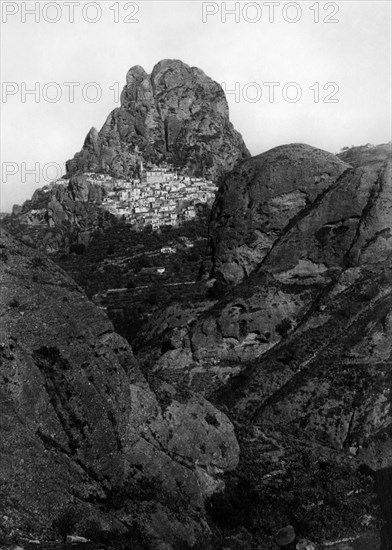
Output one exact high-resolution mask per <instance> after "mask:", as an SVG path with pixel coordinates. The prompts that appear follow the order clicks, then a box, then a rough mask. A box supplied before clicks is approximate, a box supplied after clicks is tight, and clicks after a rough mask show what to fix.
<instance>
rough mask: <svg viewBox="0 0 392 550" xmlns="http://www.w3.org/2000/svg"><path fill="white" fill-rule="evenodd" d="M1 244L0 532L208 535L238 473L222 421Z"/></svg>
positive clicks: (11, 244) (145, 538)
mask: <svg viewBox="0 0 392 550" xmlns="http://www.w3.org/2000/svg"><path fill="white" fill-rule="evenodd" d="M0 246H1V258H0V269H1V279H2V281H1V282H2V287H3V291H2V292H1V309H2V311H3V315H2V319H1V324H2V327H1V334H2V336H1V345H0V355H1V365H2V370H1V378H0V382H1V388H0V400H1V408H2V414H1V425H0V431H1V437H0V441H1V447H2V448H1V452H0V472H1V473H0V476H1V489H2V498H1V502H0V518H1V519H0V529H1V533H0V534H1V536H6V535H8V534H10V533H13V534H14V535H15V534H19V535H22V536H30V537H31V536H34V535H41V536H42V535H43V534H46V535H48V533H49V532H50V529H51V528H52V527H53V526H54V527H55V528H56V526H57V529H58V532H61V528H62V529H64V528H65V529H68V531H66V532H65V534H85V533H90V534H91V533H96V534H99V533H100V532H110V533H111V536H112V537H114V536H115V535H120V534H121V533H123V534H126V536H127V538H128V541H129V542H131V543H133V544H134V545H135V546H134V547H135V548H139V547H140V548H154V549H156V548H162V549H163V548H165V549H166V548H172V547H177V546H176V545H178V544H185V545H186V544H188V545H190V546H191V545H192V544H193V543H194V542H195V541H196V540H200V539H202V538H203V537H207V538H208V529H207V528H206V524H205V521H204V500H205V498H206V497H207V496H210V495H211V494H213V493H214V492H215V491H216V490H218V489H221V488H222V487H223V481H222V479H221V474H222V473H223V472H224V471H227V470H231V469H233V468H235V467H236V465H237V463H238V443H237V441H236V438H235V435H234V431H233V427H232V425H231V423H230V422H229V420H228V419H227V417H226V416H225V415H224V414H223V413H221V412H219V411H218V410H217V409H215V408H214V407H213V406H212V405H211V404H210V403H209V402H208V401H206V400H205V399H204V398H202V397H200V396H197V395H195V394H192V393H189V392H188V393H179V392H177V391H176V390H175V389H174V388H173V387H171V386H170V385H168V384H166V383H161V382H159V381H156V380H154V379H151V380H150V381H149V382H147V381H146V379H145V378H144V377H143V375H142V374H141V372H140V371H139V368H138V366H137V363H136V361H135V359H134V357H133V354H132V350H131V348H130V346H129V344H128V343H127V342H126V341H125V340H123V339H122V338H121V337H120V336H118V335H117V334H115V333H114V331H113V328H112V325H111V323H110V322H109V321H108V319H107V317H106V315H105V314H104V313H103V312H102V311H101V310H99V309H98V308H96V307H95V306H94V305H93V304H92V303H90V302H89V301H88V299H87V298H86V296H85V295H84V293H83V291H82V290H81V289H80V287H78V286H77V285H76V284H75V283H74V282H73V281H72V279H70V278H69V277H68V276H67V275H66V274H65V273H64V272H63V271H61V270H60V269H59V268H57V267H56V266H55V265H54V264H53V263H52V262H51V261H49V260H47V259H46V258H44V257H43V256H40V255H38V254H37V252H36V251H32V250H31V249H27V248H25V247H23V246H21V245H20V244H19V243H16V242H15V241H14V240H13V239H12V238H11V237H10V236H9V235H8V234H7V233H4V232H3V231H2V233H1V245H0ZM70 518H72V522H71V519H70ZM67 522H68V523H67ZM59 526H60V527H59ZM61 526H62V527H61ZM206 540H207V539H206Z"/></svg>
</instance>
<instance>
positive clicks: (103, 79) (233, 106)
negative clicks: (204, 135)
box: [1, 0, 391, 211]
mask: <svg viewBox="0 0 392 550" xmlns="http://www.w3.org/2000/svg"><path fill="white" fill-rule="evenodd" d="M1 4H2V38H1V64H2V81H3V84H2V92H3V93H2V130H1V138H2V139H1V161H2V192H1V211H9V210H10V209H11V207H12V205H13V204H14V203H19V204H20V203H22V202H23V201H24V200H26V199H27V198H30V197H31V194H32V193H33V191H34V190H35V189H36V188H37V187H41V186H43V185H45V184H46V183H47V181H46V180H47V179H50V178H52V177H55V176H56V175H57V174H58V171H59V170H61V169H62V168H60V167H64V163H65V161H66V160H67V159H69V158H71V157H73V155H74V154H75V152H77V151H79V150H80V148H81V147H82V145H83V141H84V138H85V136H86V134H87V132H88V130H89V129H90V128H91V127H92V126H95V127H96V128H98V129H100V128H101V126H102V125H103V123H104V121H105V119H106V117H107V116H108V114H109V113H110V111H111V110H112V109H113V108H115V107H116V106H118V105H119V100H118V93H117V92H118V90H121V89H122V87H123V86H124V83H125V76H126V73H127V71H128V69H129V68H130V67H132V66H133V65H142V66H143V67H144V68H145V70H146V71H147V72H151V70H152V68H153V66H154V65H155V64H156V63H157V62H158V61H159V60H161V59H165V58H176V59H181V60H182V61H184V62H185V63H188V64H189V65H191V66H197V67H200V68H201V69H202V70H203V71H204V72H205V73H206V74H207V75H209V76H210V77H211V78H213V79H214V80H216V81H217V82H219V83H226V88H227V90H229V91H230V90H231V92H230V93H227V98H228V102H229V106H230V116H231V120H232V122H233V124H234V126H235V127H236V129H237V130H239V131H240V132H241V133H242V135H243V137H244V140H245V142H246V144H247V146H248V148H249V149H250V151H251V153H252V155H256V154H258V153H261V152H263V151H266V150H268V149H270V148H272V147H274V146H276V145H281V144H284V143H292V142H302V143H309V144H311V145H314V146H317V147H320V148H323V149H326V150H328V151H331V152H338V151H339V150H340V149H341V148H342V147H344V146H350V145H361V144H365V143H368V142H370V143H374V144H378V143H385V142H388V141H389V140H390V139H391V136H390V133H391V106H390V102H391V31H390V19H391V3H390V2H389V0H388V1H377V0H376V1H374V0H372V1H366V0H360V1H347V0H344V1H340V2H315V1H313V0H312V1H310V2H308V1H300V2H297V3H295V2H279V3H278V5H276V6H272V5H271V3H268V2H263V1H260V2H245V1H242V2H239V3H238V2H237V4H238V7H237V8H235V4H236V3H235V2H226V3H222V2H204V3H203V2H199V1H184V0H182V1H178V2H172V1H166V0H165V1H155V2H149V1H146V2H145V1H142V2H138V3H136V2H125V1H124V2H123V1H118V2H117V1H115V0H106V1H105V0H101V1H100V2H89V1H87V0H79V2H68V4H71V5H67V2H63V1H57V2H46V1H45V0H41V1H40V2H38V3H36V2H8V1H6V0H2V2H1ZM86 4H89V5H88V6H86ZM203 4H204V7H203ZM35 5H37V8H38V9H37V10H36V13H35V14H34V13H32V14H29V13H26V8H27V10H31V9H34V6H35ZM97 5H98V7H97ZM98 8H100V9H98ZM225 8H226V10H232V9H233V8H234V9H237V12H236V13H235V14H230V13H226V14H225V13H224V9H225ZM203 10H204V17H203ZM72 11H74V14H73V19H74V21H73V22H72ZM225 17H226V21H225ZM36 19H38V20H36ZM94 19H96V22H93V20H94ZM125 19H127V20H129V22H126V21H124V20H125ZM203 19H204V21H203ZM56 20H57V21H56ZM268 82H275V83H279V84H277V85H275V86H274V88H272V85H269V84H266V83H268ZM36 83H38V84H36ZM50 83H56V85H53V84H51V85H49V86H48V84H50ZM64 83H78V84H80V85H79V86H75V87H74V99H73V100H72V94H71V85H69V84H68V85H65V84H64ZM89 83H94V84H90V85H89V86H86V85H87V84H89ZM290 83H291V84H290ZM293 83H294V84H293ZM34 88H35V89H36V91H37V94H36V95H34V94H26V93H25V92H26V90H31V89H34ZM272 89H273V90H274V97H272ZM98 92H100V93H101V97H100V98H99V99H98V100H97V101H94V99H95V97H96V95H97V94H98ZM56 96H57V97H56ZM56 99H58V101H55V100H56ZM50 100H52V101H53V102H51V101H50ZM317 100H318V101H317ZM12 163H14V164H12ZM35 163H39V173H37V175H36V176H35V175H34V174H31V175H29V174H26V173H24V171H25V170H33V171H34V169H35ZM56 166H58V168H56ZM11 172H15V173H14V174H13V175H10V173H11ZM36 179H38V181H36Z"/></svg>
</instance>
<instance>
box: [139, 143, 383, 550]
mask: <svg viewBox="0 0 392 550" xmlns="http://www.w3.org/2000/svg"><path fill="white" fill-rule="evenodd" d="M301 148H302V146H301ZM281 149H283V151H282V155H283V157H286V154H288V155H291V151H292V146H288V148H287V151H286V152H285V150H284V147H283V148H281ZM308 150H309V149H308ZM256 159H257V160H256V164H257V163H258V162H259V161H258V158H257V157H256ZM274 161H275V159H274V158H273V166H274ZM251 163H252V160H249V161H245V163H244V166H245V167H248V168H249V166H250V164H251ZM337 165H338V166H340V168H339V170H340V169H341V168H343V171H342V173H341V175H340V176H337V177H336V179H335V180H334V181H330V183H329V184H328V187H327V188H326V189H324V191H322V192H321V193H320V194H319V195H318V197H316V198H315V199H314V200H313V201H310V202H309V204H305V205H303V207H302V208H301V209H300V210H299V211H296V213H295V214H294V215H293V216H292V218H291V221H289V222H288V223H287V224H286V225H285V226H284V227H283V228H282V229H280V230H279V231H280V234H277V235H276V238H275V240H274V242H273V244H272V245H269V248H268V249H267V250H264V251H263V252H260V257H261V259H260V261H259V262H256V261H255V262H254V264H251V263H250V262H249V261H248V259H247V257H246V255H243V256H241V254H242V252H243V250H244V245H243V242H242V240H239V242H238V243H237V242H235V241H234V242H233V243H232V247H231V249H230V254H232V256H231V257H232V258H233V257H235V258H236V259H240V261H242V262H243V264H242V265H244V266H250V269H251V270H252V272H251V274H250V275H249V276H248V277H247V278H246V279H245V280H243V281H242V282H241V283H240V284H237V285H236V286H235V287H234V288H233V289H232V290H230V292H227V293H226V295H225V296H223V297H222V298H221V299H219V300H216V301H215V303H213V304H211V303H210V304H209V305H206V304H204V305H203V307H200V308H199V309H197V308H194V309H193V310H186V309H185V308H184V307H176V306H175V305H173V306H171V308H170V309H169V310H168V311H167V312H163V313H162V314H161V317H160V319H159V320H155V321H154V323H151V326H150V332H148V331H146V334H145V336H144V338H145V340H144V345H141V348H140V352H139V353H140V357H141V358H143V362H144V368H145V369H147V368H152V369H153V370H154V372H156V373H157V374H159V376H161V377H163V378H164V379H166V380H167V381H171V382H172V383H175V384H176V385H178V386H179V387H186V388H198V390H200V391H203V392H204V394H205V395H206V396H208V398H209V399H210V400H211V401H212V402H214V403H215V404H217V405H218V406H219V407H220V408H221V410H223V411H225V412H226V413H227V414H229V415H230V417H231V418H232V419H234V420H235V422H236V426H237V433H238V436H239V440H240V445H241V451H242V452H241V462H240V467H239V470H237V471H236V473H235V474H234V475H233V476H231V478H230V479H231V483H229V485H228V490H227V491H226V492H225V493H224V496H222V498H220V497H219V498H218V497H216V499H215V497H214V499H213V505H212V514H213V517H214V518H215V519H216V521H218V523H219V524H220V525H221V527H222V529H223V530H226V531H229V532H230V533H232V534H233V533H235V532H236V529H237V531H238V529H240V525H242V527H244V526H245V527H246V530H247V532H248V534H249V533H251V540H255V539H256V540H258V541H259V542H260V541H261V542H262V543H263V544H262V547H263V548H273V544H272V542H271V541H272V536H273V533H274V530H277V529H278V528H279V527H281V526H282V524H283V525H284V524H285V523H292V524H295V525H296V527H297V530H298V531H299V532H300V533H301V534H303V535H307V536H310V537H311V538H313V539H314V540H318V541H319V542H320V543H321V542H323V541H324V542H325V541H328V540H329V541H331V539H332V540H333V539H338V538H342V537H347V536H351V537H354V538H355V537H357V536H359V534H360V533H361V532H363V531H365V530H366V529H367V528H368V527H366V526H367V525H368V526H369V525H373V523H372V521H373V520H370V519H369V518H370V517H373V518H374V517H375V516H376V515H377V512H376V506H375V503H374V502H373V501H372V488H371V482H370V477H369V473H372V475H374V476H375V477H376V478H377V479H379V480H381V479H390V476H389V477H388V475H389V474H388V472H390V469H391V467H392V443H391V441H392V437H391V435H392V433H391V427H392V416H391V404H392V403H391V389H392V347H391V342H392V301H391V297H392V294H391V292H392V239H391V227H392V181H391V153H390V148H389V147H385V146H380V147H375V148H374V150H373V153H370V152H369V151H368V149H366V153H365V154H364V156H363V158H362V160H361V158H360V153H357V154H356V162H355V166H354V167H352V168H351V167H346V165H344V166H343V167H342V166H341V165H339V162H338V163H337ZM273 166H272V168H271V171H273ZM241 169H242V167H241V166H240V167H239V168H238V170H236V171H235V172H234V173H235V174H237V173H238V171H239V172H241ZM263 170H264V171H265V172H266V173H268V167H267V166H265V167H264V168H263ZM245 173H246V172H245V168H244V172H243V173H242V175H243V176H244V174H245ZM310 175H311V176H312V177H313V175H314V172H313V170H312V171H311V173H310ZM253 176H254V173H253V172H252V171H251V170H250V176H249V186H250V188H251V189H252V186H253V185H254V177H253ZM231 178H233V180H232V179H231ZM228 179H229V181H236V176H229V177H228ZM303 179H306V175H304V176H303ZM259 181H260V187H261V189H259V190H258V191H257V193H258V196H263V195H264V194H265V193H267V192H266V191H264V189H263V180H259ZM244 185H245V184H244ZM290 185H292V180H291V178H289V180H288V182H287V186H290ZM225 192H227V193H234V194H235V189H234V184H233V186H232V187H230V189H229V187H228V186H224V187H223V188H222V190H221V194H220V197H219V198H218V200H217V204H221V205H223V204H229V210H230V205H231V204H233V201H232V200H230V201H229V200H228V202H227V203H226V202H225V201H226V198H225V196H224V195H225ZM252 193H253V196H256V195H257V193H256V190H253V191H252ZM249 194H250V193H249ZM250 204H253V203H250ZM260 204H262V205H263V207H264V206H265V204H266V202H265V201H264V202H259V205H260ZM259 211H260V208H257V207H255V209H254V210H252V208H250V212H251V213H252V212H253V213H254V215H255V216H257V215H258V212H259ZM251 213H250V214H249V220H248V221H247V223H248V224H249V226H251V223H252V219H253V218H252V215H253V214H251ZM230 216H232V210H230V212H229V213H228V214H227V215H226V211H225V210H222V211H221V212H220V214H219V217H217V214H216V215H215V218H214V220H213V224H214V225H213V229H212V231H216V227H217V224H219V223H220V220H221V219H222V220H223V221H222V227H223V226H225V224H226V222H227V220H228V219H230ZM269 216H270V217H269V220H268V223H269V226H271V227H275V226H276V227H279V221H280V216H281V214H280V211H279V210H278V211H277V220H275V218H274V215H273V214H272V213H271V210H270V214H269ZM288 217H289V216H288ZM239 218H240V216H239V215H238V219H239ZM236 219H237V218H236V217H235V216H234V217H232V218H231V220H236ZM227 223H228V224H230V222H227ZM278 233H279V232H278ZM216 234H217V232H216V233H213V235H216ZM221 238H222V242H223V241H224V239H223V236H222V237H221ZM238 249H240V252H238ZM260 250H261V249H260ZM220 251H221V249H219V247H216V248H215V249H214V252H215V253H216V254H218V258H219V261H221V263H218V261H216V263H215V265H216V266H217V269H220V270H221V273H222V274H223V275H224V269H225V264H226V262H225V261H224V257H223V261H222V256H221V255H220ZM247 254H248V252H247ZM249 254H250V251H249ZM257 254H258V250H257V248H256V253H255V255H256V257H257ZM227 273H229V271H227ZM234 280H235V279H234ZM140 341H141V338H140ZM148 348H149V349H148ZM151 349H152V350H153V351H151ZM246 487H247V489H246ZM380 487H382V488H381V489H380V499H381V503H382V506H383V508H384V514H385V517H386V519H387V520H388V521H390V510H391V506H392V502H391V501H390V488H389V489H388V486H385V487H383V486H382V481H379V488H380ZM241 501H242V502H245V504H244V505H243V506H245V511H243V509H242V508H241V505H240V502H241ZM220 508H222V509H225V510H228V517H229V518H231V520H232V521H233V525H236V527H233V526H230V521H231V520H230V519H229V520H228V521H227V522H226V520H225V518H224V515H225V514H219V509H220ZM235 517H241V518H242V519H241V521H240V524H238V523H236V521H235V520H234V519H233V518H235ZM366 518H367V519H366ZM241 522H242V523H241ZM391 529H392V526H391V525H390V524H387V525H386V526H384V528H383V531H382V537H383V543H382V548H383V549H384V548H385V549H389V548H390V545H389V541H390V540H392V538H391ZM237 534H238V533H237ZM238 536H240V535H238ZM366 536H367V535H366ZM241 537H242V535H241V536H240V538H241ZM242 538H243V540H245V539H246V536H245V534H244V535H243V537H242ZM241 540H242V539H241ZM366 540H367V541H368V542H366V543H364V542H363V543H359V542H358V546H355V544H357V543H353V546H347V545H346V546H344V545H343V546H341V548H367V549H368V550H370V549H375V550H376V549H378V548H379V546H378V542H377V540H376V539H374V540H373V541H372V542H369V540H368V539H366ZM244 544H245V543H244ZM360 544H362V546H360ZM234 547H235V546H233V548H234ZM244 547H245V548H247V546H246V545H245V546H244ZM249 547H251V546H249ZM338 547H339V546H336V548H338Z"/></svg>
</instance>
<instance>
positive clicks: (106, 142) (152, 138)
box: [67, 59, 249, 178]
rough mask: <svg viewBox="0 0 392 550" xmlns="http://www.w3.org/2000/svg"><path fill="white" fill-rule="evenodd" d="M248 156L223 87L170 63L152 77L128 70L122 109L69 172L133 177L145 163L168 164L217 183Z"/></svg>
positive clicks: (158, 67)
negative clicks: (218, 178)
mask: <svg viewBox="0 0 392 550" xmlns="http://www.w3.org/2000/svg"><path fill="white" fill-rule="evenodd" d="M248 156H249V152H248V150H247V148H246V146H245V144H244V142H243V140H242V137H241V135H240V134H239V133H238V132H237V131H236V130H235V129H234V128H233V125H232V124H231V122H230V120H229V109H228V104H227V100H226V97H225V94H224V91H223V89H222V87H221V86H220V85H219V84H218V83H217V82H215V81H213V80H212V79H211V78H209V77H208V76H206V75H205V74H204V73H203V71H202V70H200V69H198V68H197V67H190V66H188V65H187V64H185V63H183V62H182V61H179V60H176V59H164V60H162V61H160V62H159V63H157V64H156V65H155V67H154V68H153V70H152V73H151V74H150V75H149V74H147V73H146V71H145V70H144V69H143V68H142V67H140V66H139V65H137V66H135V67H132V68H131V69H130V70H129V71H128V74H127V79H126V85H125V87H124V89H123V92H122V94H121V106H120V107H118V108H116V109H115V110H114V111H112V112H111V113H110V115H109V117H108V118H107V120H106V122H105V124H104V125H103V127H102V129H101V130H100V132H97V130H96V129H95V128H93V129H92V130H90V132H89V133H88V135H87V137H86V140H85V142H84V145H83V148H82V150H81V151H80V152H79V153H77V154H76V155H75V157H74V158H73V159H72V160H69V161H68V163H67V172H68V174H69V175H71V174H74V173H76V172H86V171H104V172H105V173H109V174H112V175H115V176H123V177H129V176H133V175H136V174H137V168H138V163H140V161H141V160H143V161H144V162H145V163H156V164H159V163H161V162H163V161H167V162H170V163H173V164H175V165H176V166H182V167H185V168H186V170H187V172H188V173H189V174H195V175H205V176H208V177H211V178H216V177H217V176H219V175H220V174H222V173H223V172H224V171H226V170H230V169H232V168H233V167H234V165H235V164H236V162H237V161H239V160H243V159H245V158H247V157H248Z"/></svg>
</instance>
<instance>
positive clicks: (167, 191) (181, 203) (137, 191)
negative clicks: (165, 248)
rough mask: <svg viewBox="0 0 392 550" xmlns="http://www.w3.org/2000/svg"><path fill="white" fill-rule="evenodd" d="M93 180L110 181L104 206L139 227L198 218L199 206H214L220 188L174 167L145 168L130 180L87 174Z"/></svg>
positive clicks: (173, 223)
mask: <svg viewBox="0 0 392 550" xmlns="http://www.w3.org/2000/svg"><path fill="white" fill-rule="evenodd" d="M85 175H86V177H87V179H88V180H89V181H92V182H95V183H97V182H100V183H103V184H108V183H109V184H110V190H109V191H108V193H107V195H106V196H105V197H104V199H103V203H102V205H103V206H104V207H105V208H106V209H107V210H108V211H109V212H110V213H112V214H114V215H115V216H117V217H119V218H122V219H123V220H124V221H126V222H127V223H130V224H131V225H134V226H135V229H143V228H144V227H147V226H152V228H153V230H157V229H159V227H161V226H164V225H166V226H168V225H171V226H177V225H181V224H182V223H183V222H185V221H189V220H191V219H193V218H195V217H196V205H197V204H200V203H202V204H208V205H211V204H212V203H213V201H214V199H215V194H216V191H217V190H218V187H217V186H216V185H214V183H213V182H212V181H211V180H206V179H205V178H196V177H190V176H188V175H184V174H180V173H179V172H178V171H177V170H175V169H173V167H171V166H160V167H154V168H152V169H149V170H144V168H143V164H141V166H140V170H139V175H140V177H139V178H134V179H132V180H130V181H126V180H123V179H116V178H110V179H108V176H106V175H103V174H92V173H88V174H85Z"/></svg>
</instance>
